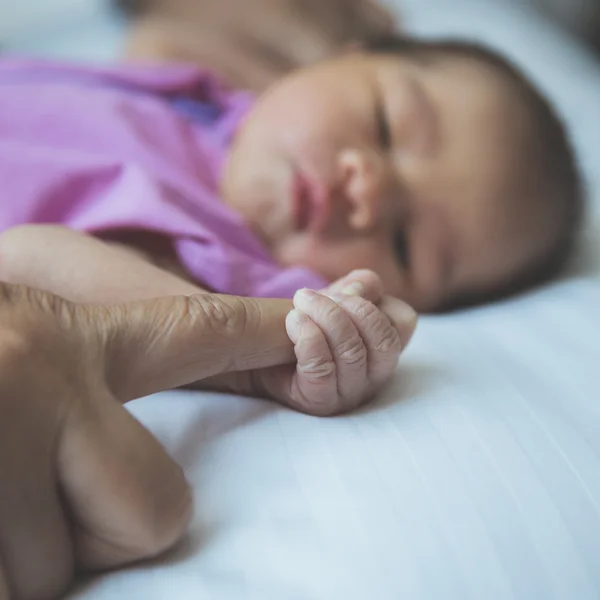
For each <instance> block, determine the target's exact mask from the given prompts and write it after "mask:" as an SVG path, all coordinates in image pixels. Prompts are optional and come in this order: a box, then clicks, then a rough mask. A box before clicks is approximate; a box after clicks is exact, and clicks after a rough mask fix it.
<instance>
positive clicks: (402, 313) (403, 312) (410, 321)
mask: <svg viewBox="0 0 600 600" xmlns="http://www.w3.org/2000/svg"><path fill="white" fill-rule="evenodd" d="M396 315H397V318H398V320H399V321H402V322H403V323H406V324H407V325H409V326H410V327H416V325H417V321H418V320H419V315H418V314H417V312H416V311H415V309H414V308H412V306H409V305H408V304H405V303H404V302H400V303H398V307H397V308H396Z"/></svg>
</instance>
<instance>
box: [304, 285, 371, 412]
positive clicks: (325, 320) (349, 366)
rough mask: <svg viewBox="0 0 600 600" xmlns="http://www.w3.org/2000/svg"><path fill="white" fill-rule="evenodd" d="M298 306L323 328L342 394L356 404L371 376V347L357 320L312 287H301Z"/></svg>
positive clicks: (348, 400) (347, 400) (338, 386)
mask: <svg viewBox="0 0 600 600" xmlns="http://www.w3.org/2000/svg"><path fill="white" fill-rule="evenodd" d="M294 306H295V307H296V308H297V309H299V310H300V311H302V312H303V313H305V314H306V315H307V316H308V317H310V319H311V320H312V321H313V323H315V324H316V325H317V326H318V327H319V329H320V330H321V331H322V332H323V335H324V337H325V339H326V340H327V344H328V345H329V349H330V351H331V355H332V357H333V360H334V362H335V366H336V371H337V373H336V378H337V390H338V394H339V395H340V396H341V397H342V398H344V399H345V401H346V402H348V403H350V404H352V403H353V402H354V401H355V400H356V399H358V398H360V397H361V396H362V390H363V389H364V386H365V382H366V380H367V349H366V347H365V345H364V343H363V340H362V339H361V336H360V334H359V332H358V331H357V329H356V327H355V326H354V323H353V322H352V320H351V319H350V317H349V316H348V315H347V314H346V311H345V310H344V309H343V308H342V307H341V306H339V304H337V303H336V302H334V301H333V300H331V299H330V298H328V297H327V296H324V295H322V294H317V293H316V292H313V291H312V290H300V291H299V292H297V293H296V295H295V296H294Z"/></svg>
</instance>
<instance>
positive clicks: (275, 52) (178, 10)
mask: <svg viewBox="0 0 600 600" xmlns="http://www.w3.org/2000/svg"><path fill="white" fill-rule="evenodd" d="M136 4H137V5H138V6H137V8H136V10H137V13H138V15H139V16H138V18H137V19H135V20H134V22H133V25H132V29H131V34H130V39H129V43H128V46H127V54H128V56H129V57H130V58H137V59H159V60H180V61H188V62H194V63H197V64H200V65H201V66H205V67H207V68H210V69H213V70H214V71H216V72H218V73H219V74H220V75H221V76H222V77H223V78H224V79H225V80H226V81H227V82H228V83H229V84H230V85H233V86H236V87H243V88H248V89H252V90H255V91H262V90H263V89H264V88H265V87H267V86H268V85H270V84H271V83H273V82H274V81H276V80H277V79H278V78H280V77H281V76H282V75H284V74H286V73H287V72H288V71H290V70H291V69H294V68H297V67H300V66H303V65H306V64H308V63H312V62H315V61H317V60H320V59H323V58H326V57H328V56H330V55H332V54H333V53H335V52H338V51H339V50H340V48H342V47H343V46H345V45H347V44H350V43H355V42H361V41H363V40H365V39H368V38H372V37H378V36H384V35H389V34H390V33H392V32H393V31H394V29H395V22H394V19H393V18H392V16H391V15H390V13H389V12H388V11H387V10H385V9H384V8H383V7H382V6H381V5H380V4H379V2H377V1H376V0H327V1H324V0H253V1H252V2H249V1H244V2H240V0H202V1H200V2H198V1H193V0H169V1H168V2H167V1H166V0H158V1H155V2H153V3H148V2H144V1H141V2H136Z"/></svg>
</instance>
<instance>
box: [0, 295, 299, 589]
mask: <svg viewBox="0 0 600 600" xmlns="http://www.w3.org/2000/svg"><path fill="white" fill-rule="evenodd" d="M264 308H265V305H263V309H264ZM267 308H268V311H269V312H270V313H273V312H277V310H279V312H280V318H279V319H278V321H277V323H275V322H274V321H272V320H264V319H262V313H261V310H262V309H261V308H260V307H256V310H255V305H254V304H252V302H251V301H248V302H242V301H241V300H238V299H236V298H231V297H217V296H214V295H204V296H197V297H194V298H185V297H172V298H163V299H159V300H149V301H141V302H134V303H131V304H124V305H117V306H101V305H95V306H92V305H84V304H75V303H72V302H68V301H65V300H62V299H61V298H59V297H57V296H54V295H52V294H50V293H47V292H41V291H36V290H32V289H30V288H26V287H23V286H14V285H8V284H0V474H1V478H2V483H1V485H0V599H2V600H6V599H11V600H41V599H44V600H45V599H51V598H57V597H59V596H60V595H62V594H63V593H64V592H65V591H66V590H67V588H68V587H69V584H70V583H71V581H72V578H73V576H74V572H75V570H76V569H83V570H97V569H107V568H113V567H117V566H121V565H125V564H127V563H130V562H132V561H137V560H140V559H144V558H147V557H151V556H154V555H156V554H159V553H160V552H162V551H163V550H165V549H167V548H168V547H170V546H171V545H172V544H173V543H174V542H175V541H176V540H177V539H178V538H179V537H180V536H181V535H182V534H183V533H184V531H185V530H186V527H187V524H188V522H189V519H190V516H191V513H192V505H193V503H192V499H191V495H190V491H189V488H188V485H187V483H186V480H185V478H184V475H183V473H182V471H181V469H180V468H179V467H178V466H177V465H176V464H175V463H174V462H173V461H172V460H171V459H170V458H169V457H168V456H167V454H166V453H165V451H164V450H163V448H162V447H161V446H160V444H159V443H158V442H157V441H156V440H155V439H154V438H153V437H152V436H151V435H150V434H149V433H148V432H147V431H146V430H145V429H144V428H143V427H142V426H141V425H140V424H139V423H138V422H137V421H136V420H135V419H134V418H133V417H132V416H131V415H130V413H128V412H127V411H126V410H125V409H124V408H123V406H122V403H123V402H125V401H127V400H130V399H133V398H136V397H138V396H142V395H145V394H148V393H152V392H158V391H160V390H164V389H168V388H172V387H175V386H180V385H184V384H187V383H190V382H192V381H194V380H197V379H201V378H203V377H206V376H207V375H211V374H213V373H217V372H222V371H224V370H228V369H238V368H250V367H253V366H267V365H272V364H279V363H278V361H279V360H287V361H291V360H293V347H292V344H291V343H290V342H289V340H288V339H287V335H286V333H285V329H284V320H285V315H286V314H287V312H288V311H289V309H290V303H289V302H284V301H282V302H277V301H275V302H273V303H272V304H271V305H267ZM261 338H262V339H264V338H269V339H271V340H272V342H273V344H272V346H271V347H270V351H268V352H263V346H262V344H260V346H259V344H257V342H256V341H257V340H261Z"/></svg>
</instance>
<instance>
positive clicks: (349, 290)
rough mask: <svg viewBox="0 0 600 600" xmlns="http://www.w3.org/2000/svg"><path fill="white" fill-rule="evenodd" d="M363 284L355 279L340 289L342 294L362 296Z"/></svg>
mask: <svg viewBox="0 0 600 600" xmlns="http://www.w3.org/2000/svg"><path fill="white" fill-rule="evenodd" d="M364 293H365V286H364V284H362V283H361V282H360V281H355V282H354V283H351V284H350V285H347V286H346V287H345V288H344V289H342V294H343V295H344V296H364Z"/></svg>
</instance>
